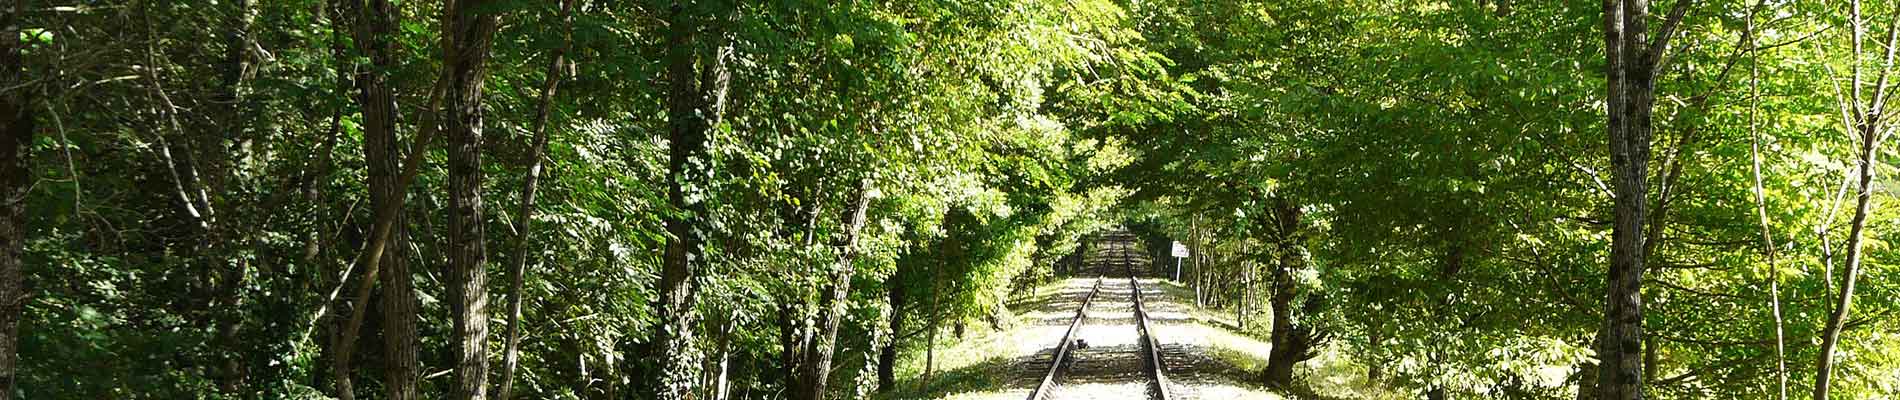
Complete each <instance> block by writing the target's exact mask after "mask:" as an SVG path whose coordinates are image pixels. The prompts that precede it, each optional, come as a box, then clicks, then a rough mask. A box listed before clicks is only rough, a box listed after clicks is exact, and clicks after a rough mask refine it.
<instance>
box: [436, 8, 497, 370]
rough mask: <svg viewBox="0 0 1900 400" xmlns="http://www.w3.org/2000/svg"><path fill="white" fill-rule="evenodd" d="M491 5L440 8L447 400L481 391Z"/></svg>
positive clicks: (485, 310)
mask: <svg viewBox="0 0 1900 400" xmlns="http://www.w3.org/2000/svg"><path fill="white" fill-rule="evenodd" d="M495 1H496V0H461V1H456V2H453V3H451V4H452V7H449V8H448V9H445V10H443V12H444V13H445V14H444V19H445V20H446V22H448V23H447V24H445V25H444V30H443V34H444V36H446V37H447V39H448V46H444V49H445V50H444V54H443V58H444V61H445V62H444V63H443V65H444V68H443V73H445V74H447V75H446V76H445V78H446V79H447V81H448V94H447V96H445V97H444V101H443V105H444V109H443V113H442V115H443V118H444V119H443V122H444V127H445V129H447V134H448V139H449V143H448V144H449V152H448V153H449V157H448V167H449V176H448V180H449V210H450V211H449V218H448V220H449V224H448V230H449V234H448V239H449V242H448V249H449V279H448V285H449V291H450V294H451V296H450V298H451V299H452V303H451V309H452V311H453V316H454V328H453V329H454V330H453V334H452V335H453V339H452V340H451V342H452V343H454V348H455V349H456V350H455V354H456V356H455V358H456V361H455V383H454V384H453V386H452V389H451V390H450V398H451V399H454V400H482V399H485V398H487V393H486V392H487V389H488V268H487V246H486V234H485V230H484V229H483V226H484V224H483V218H482V216H483V210H482V129H483V125H482V124H483V121H482V117H483V115H482V114H483V107H482V90H483V87H484V83H485V81H486V79H487V77H488V73H487V72H488V71H487V66H488V54H489V50H490V48H491V45H492V44H493V40H494V34H495V30H496V27H497V25H498V23H499V18H498V17H497V16H496V15H494V14H491V13H490V12H492V10H487V8H488V7H490V6H491V5H492V4H493V3H494V2H495Z"/></svg>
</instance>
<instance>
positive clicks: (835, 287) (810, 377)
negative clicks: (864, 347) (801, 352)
mask: <svg viewBox="0 0 1900 400" xmlns="http://www.w3.org/2000/svg"><path fill="white" fill-rule="evenodd" d="M852 198H853V200H852V206H851V207H850V208H846V209H844V211H845V212H847V214H845V215H843V217H844V218H842V219H843V221H844V223H845V226H844V232H843V235H842V236H841V237H839V238H838V241H837V243H834V244H833V245H834V246H837V247H838V248H839V249H840V254H839V255H838V257H837V259H836V260H835V261H834V262H833V263H832V266H831V279H830V286H831V287H830V289H831V290H830V291H829V293H826V294H825V297H824V298H823V306H824V307H823V308H822V309H821V310H822V311H821V312H822V314H821V315H820V316H819V321H820V322H819V325H818V336H817V338H815V339H816V340H813V341H812V345H811V350H809V351H806V352H805V357H806V359H805V362H804V365H803V368H801V369H800V371H799V377H798V382H799V384H798V390H797V391H795V392H793V393H792V395H791V398H793V399H798V400H823V399H824V397H825V388H826V386H827V385H826V384H827V383H828V379H829V378H830V376H831V361H832V356H833V355H834V354H836V352H837V342H838V329H839V327H840V326H842V325H843V321H844V319H845V315H844V314H845V305H846V303H848V302H850V295H851V275H852V272H854V271H855V270H856V269H857V268H856V266H854V265H853V261H855V260H856V259H857V255H858V251H857V246H858V233H859V232H860V231H862V230H863V228H864V218H865V213H866V212H867V211H868V209H869V208H870V205H871V180H870V179H864V180H863V181H861V182H860V183H859V184H858V188H857V192H856V194H855V195H853V196H852Z"/></svg>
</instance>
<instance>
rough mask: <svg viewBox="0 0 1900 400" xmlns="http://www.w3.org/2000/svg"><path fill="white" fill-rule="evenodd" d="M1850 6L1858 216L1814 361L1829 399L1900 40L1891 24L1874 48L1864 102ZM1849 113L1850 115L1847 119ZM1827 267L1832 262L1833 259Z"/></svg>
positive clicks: (1818, 398) (1847, 122)
mask: <svg viewBox="0 0 1900 400" xmlns="http://www.w3.org/2000/svg"><path fill="white" fill-rule="evenodd" d="M1849 4H1850V6H1849V13H1850V14H1849V15H1848V18H1849V23H1850V24H1851V27H1852V30H1853V39H1852V41H1853V43H1852V44H1853V46H1854V49H1853V53H1852V55H1853V61H1854V63H1853V74H1852V81H1851V83H1850V86H1852V87H1853V91H1852V96H1853V98H1851V99H1842V101H1840V104H1842V107H1846V105H1847V104H1852V105H1853V108H1851V109H1843V110H1842V115H1843V119H1844V120H1843V121H1842V123H1843V127H1844V128H1847V129H1850V130H1852V131H1853V132H1854V134H1855V135H1856V136H1858V138H1859V139H1860V140H1859V141H1858V142H1859V143H1858V144H1859V148H1858V149H1857V150H1858V151H1857V153H1856V155H1855V160H1854V161H1855V168H1854V180H1855V181H1856V186H1855V188H1856V190H1855V198H1854V217H1853V220H1852V222H1850V225H1849V226H1850V228H1849V229H1848V234H1847V243H1845V244H1844V245H1845V247H1846V248H1847V254H1846V256H1845V257H1844V260H1845V261H1846V262H1847V264H1846V266H1847V268H1846V269H1845V270H1844V271H1843V272H1842V277H1841V290H1840V292H1839V293H1838V294H1835V296H1836V297H1835V298H1834V304H1832V306H1833V310H1831V312H1829V313H1828V318H1827V325H1826V326H1825V327H1824V328H1822V331H1821V350H1820V355H1819V357H1818V358H1819V359H1818V360H1816V362H1815V373H1814V376H1815V379H1814V380H1815V383H1814V399H1815V400H1827V398H1828V395H1829V391H1830V390H1831V387H1830V386H1831V385H1832V381H1833V379H1834V378H1833V375H1834V349H1835V347H1837V346H1839V345H1840V338H1841V330H1843V329H1845V328H1846V324H1847V318H1848V316H1849V315H1850V314H1852V313H1853V309H1854V285H1855V283H1856V281H1857V280H1858V279H1859V277H1860V267H1861V259H1862V258H1864V257H1865V256H1866V255H1865V254H1864V253H1863V250H1862V248H1861V247H1862V244H1863V242H1864V241H1865V240H1864V236H1865V235H1866V230H1867V218H1868V216H1869V214H1870V213H1871V211H1872V209H1873V192H1874V190H1876V188H1875V187H1874V184H1875V182H1874V179H1873V178H1874V168H1876V167H1875V165H1874V163H1875V162H1876V161H1877V157H1879V150H1880V147H1881V143H1882V142H1884V141H1886V139H1887V136H1888V135H1889V134H1890V133H1891V132H1890V131H1889V129H1890V128H1889V126H1888V125H1890V124H1889V123H1888V122H1887V121H1886V120H1885V119H1884V117H1886V115H1887V112H1886V110H1885V106H1886V100H1887V96H1888V94H1889V93H1890V91H1891V89H1892V88H1891V86H1890V85H1889V82H1888V78H1889V74H1891V73H1892V72H1893V60H1894V52H1895V46H1896V44H1900V43H1897V42H1896V40H1897V39H1900V30H1896V29H1891V27H1889V29H1888V32H1887V38H1886V42H1885V43H1884V45H1883V46H1879V47H1876V49H1877V50H1879V49H1884V50H1885V62H1884V63H1883V64H1882V65H1881V69H1880V70H1879V72H1878V78H1876V79H1875V82H1874V84H1873V88H1874V92H1873V96H1872V98H1871V99H1868V100H1863V98H1862V95H1861V90H1862V86H1863V85H1862V84H1863V83H1864V82H1863V81H1862V80H1861V63H1860V61H1861V51H1862V43H1861V42H1862V40H1863V39H1862V29H1863V28H1862V24H1863V19H1862V17H1861V4H1860V1H1859V0H1854V1H1851V2H1850V3H1849ZM1863 101H1864V103H1863ZM1848 116H1851V117H1852V118H1846V117H1848ZM1843 189H1844V188H1843ZM1830 214H1832V213H1830ZM1823 232H1824V230H1823ZM1826 237H1827V236H1826V234H1825V233H1822V238H1823V240H1825V239H1826ZM1823 243H1824V244H1825V243H1826V242H1825V241H1824V242H1823ZM1830 253H1831V252H1830ZM1828 265H1832V263H1831V262H1829V263H1828ZM1833 279H1834V278H1833V274H1832V273H1831V272H1830V273H1828V274H1826V276H1825V281H1827V282H1830V283H1831V282H1832V281H1833Z"/></svg>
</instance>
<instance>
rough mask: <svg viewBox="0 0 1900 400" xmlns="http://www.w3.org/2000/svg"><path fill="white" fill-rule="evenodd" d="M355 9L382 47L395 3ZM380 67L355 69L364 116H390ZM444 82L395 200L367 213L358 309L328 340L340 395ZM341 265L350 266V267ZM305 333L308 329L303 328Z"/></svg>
mask: <svg viewBox="0 0 1900 400" xmlns="http://www.w3.org/2000/svg"><path fill="white" fill-rule="evenodd" d="M358 11H359V12H360V13H361V14H360V15H359V16H358V18H357V21H358V23H357V25H356V26H357V30H356V37H357V41H358V42H359V43H364V44H365V45H366V46H367V45H368V44H370V43H378V42H381V43H383V44H382V46H384V47H383V48H385V49H386V48H387V46H388V45H387V42H386V40H387V39H388V38H389V37H390V35H391V32H392V29H393V26H394V25H395V22H394V18H395V11H394V9H393V8H391V7H388V6H386V5H384V4H380V3H378V4H371V5H366V6H365V7H362V9H360V10H358ZM385 19H386V20H385ZM378 21H380V22H378ZM371 58H372V60H371V62H372V63H374V62H375V60H374V57H373V56H372V57H371ZM383 71H384V69H383V68H371V69H370V70H367V71H359V73H358V75H357V87H358V89H359V90H360V91H361V93H362V94H363V96H364V97H363V98H362V99H359V100H360V101H362V104H363V108H364V110H363V113H364V115H366V116H367V115H371V114H374V113H378V112H383V111H376V110H375V108H377V107H385V108H387V109H388V111H387V112H385V113H386V114H388V115H390V118H391V119H392V120H393V118H394V112H395V111H394V107H395V103H394V100H393V97H391V96H390V95H389V89H388V86H387V85H388V83H387V82H386V79H385V78H387V77H386V76H385V75H383ZM446 82H447V81H446V80H439V81H437V82H436V84H435V86H434V87H433V88H431V90H430V92H429V93H430V95H429V105H428V106H427V107H426V108H424V116H423V118H422V122H421V123H420V124H419V125H421V126H422V128H421V132H420V133H419V134H417V136H416V139H415V142H414V143H412V146H411V147H410V149H409V155H408V156H406V157H404V158H403V163H402V174H401V175H398V176H397V177H396V184H395V190H394V192H393V193H394V194H393V195H394V196H395V197H394V200H393V201H389V202H386V203H384V204H382V205H379V206H377V207H373V208H375V210H372V211H371V215H375V216H377V218H375V221H373V222H372V223H371V227H370V236H369V239H368V241H369V242H368V243H367V244H365V245H364V248H363V251H362V252H360V253H358V255H357V258H356V265H358V266H361V267H362V268H363V275H362V279H361V280H360V281H359V282H358V283H357V285H356V293H355V295H354V296H353V298H354V299H355V300H354V301H352V302H351V303H350V304H353V305H354V307H356V309H355V310H353V311H354V312H351V313H350V319H349V321H348V322H346V323H343V324H342V326H341V327H340V328H339V329H338V330H337V331H336V334H335V336H334V339H333V340H332V341H331V346H332V347H334V348H335V351H333V354H335V355H336V358H335V359H334V360H333V361H332V365H331V370H332V371H331V373H332V374H333V375H334V376H335V378H336V382H335V383H336V391H337V395H338V397H339V398H342V399H345V400H348V399H353V398H355V394H354V391H353V387H352V385H351V382H350V379H351V371H350V369H351V367H350V358H351V357H352V356H353V355H354V354H355V348H356V339H357V332H358V331H359V330H360V329H361V328H362V326H363V318H364V316H366V315H368V314H369V313H368V310H367V309H366V307H368V305H369V299H370V293H371V289H374V288H375V286H376V285H375V283H376V282H377V279H378V276H379V273H380V272H381V270H382V265H383V264H382V260H383V255H384V253H386V252H385V251H384V250H386V249H388V248H389V245H390V240H389V239H390V238H391V237H393V236H394V232H395V231H396V226H397V225H398V222H399V221H397V218H395V216H397V215H399V213H400V212H401V210H402V207H403V203H404V200H406V199H407V198H408V196H407V194H408V187H409V184H410V183H412V182H414V181H415V179H416V174H417V173H419V172H420V171H421V166H422V155H423V153H424V152H425V149H427V148H428V146H429V143H431V142H432V141H433V140H434V138H435V133H436V122H437V120H436V118H435V112H434V110H435V108H436V107H437V105H438V104H440V99H441V95H442V92H443V90H444V88H443V84H444V83H446ZM378 96H380V97H386V98H390V100H383V99H378V98H377V97H378ZM365 121H368V119H367V118H366V119H365ZM366 150H367V149H366ZM373 195H374V193H372V196H373ZM345 271H348V269H346V270H345ZM348 279H349V277H348V276H342V275H339V276H338V279H337V286H336V287H335V288H334V289H332V290H331V291H330V294H328V295H326V296H325V298H324V300H323V302H322V303H321V305H320V306H319V307H318V308H317V313H316V315H315V316H312V317H311V325H312V326H313V327H314V326H315V324H316V322H317V321H321V320H322V319H323V318H324V317H325V316H327V315H330V305H331V304H334V303H336V298H337V296H338V295H339V294H341V293H342V291H343V289H344V288H345V287H348V286H349V282H348ZM306 335H308V333H306Z"/></svg>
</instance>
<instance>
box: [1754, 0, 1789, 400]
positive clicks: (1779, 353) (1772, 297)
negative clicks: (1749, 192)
mask: <svg viewBox="0 0 1900 400" xmlns="http://www.w3.org/2000/svg"><path fill="white" fill-rule="evenodd" d="M1759 9H1760V7H1751V8H1749V9H1748V17H1747V18H1748V21H1747V24H1746V25H1747V26H1746V27H1745V28H1746V35H1748V47H1749V48H1751V49H1752V48H1755V47H1756V44H1755V42H1756V39H1757V38H1756V36H1755V13H1756V11H1758V10H1759ZM1749 55H1750V57H1749V61H1748V136H1749V139H1750V141H1749V153H1748V154H1749V161H1750V162H1751V163H1750V166H1749V175H1751V176H1752V177H1753V178H1754V181H1755V182H1754V183H1755V187H1754V189H1755V190H1754V192H1755V216H1756V217H1757V218H1759V220H1760V222H1761V244H1762V254H1764V255H1766V256H1767V257H1768V308H1769V312H1770V317H1772V318H1774V320H1775V399H1776V400H1787V399H1788V348H1787V347H1788V346H1787V337H1786V334H1785V332H1784V330H1783V326H1782V319H1781V265H1780V260H1779V258H1780V257H1779V255H1778V254H1777V252H1778V250H1777V249H1776V245H1775V235H1774V226H1773V225H1772V224H1770V223H1769V220H1768V195H1767V191H1766V190H1763V189H1762V184H1761V181H1762V178H1761V125H1760V122H1759V121H1758V118H1759V117H1758V114H1760V113H1761V53H1760V52H1759V51H1750V52H1749Z"/></svg>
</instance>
